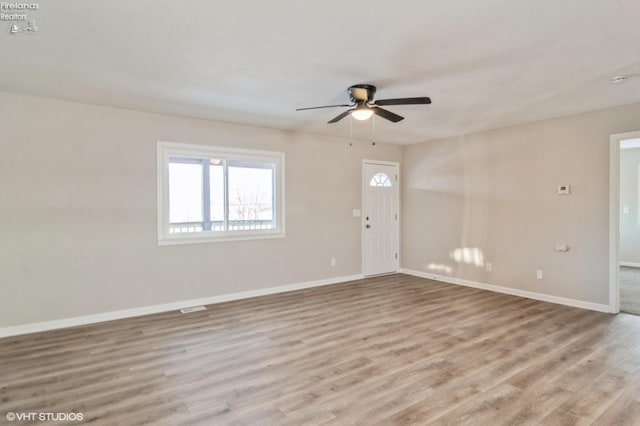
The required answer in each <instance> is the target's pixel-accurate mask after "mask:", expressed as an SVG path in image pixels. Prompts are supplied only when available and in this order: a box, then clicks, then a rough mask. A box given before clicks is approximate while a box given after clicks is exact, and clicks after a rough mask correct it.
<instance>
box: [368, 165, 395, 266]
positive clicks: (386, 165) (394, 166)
mask: <svg viewBox="0 0 640 426" xmlns="http://www.w3.org/2000/svg"><path fill="white" fill-rule="evenodd" d="M365 164H379V165H383V166H394V167H395V168H396V173H397V175H398V180H397V181H396V185H398V190H397V191H396V199H395V203H396V211H397V212H398V220H397V221H396V248H397V250H398V259H397V260H398V261H397V262H396V270H395V271H394V272H399V271H400V259H401V258H402V257H401V256H402V252H401V251H400V220H401V218H402V214H401V211H400V189H401V187H400V163H399V162H397V161H382V160H367V159H364V160H362V170H361V176H362V177H361V179H362V183H361V184H360V191H361V200H360V205H361V208H360V211H361V212H362V214H361V215H360V246H361V247H362V249H361V253H360V257H361V262H360V271H361V274H364V272H365V267H364V263H365V242H364V226H365V220H364V217H365V214H364V211H365V199H364V198H365V185H366V184H368V182H366V179H365V172H364V167H365Z"/></svg>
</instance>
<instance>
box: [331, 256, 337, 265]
mask: <svg viewBox="0 0 640 426" xmlns="http://www.w3.org/2000/svg"><path fill="white" fill-rule="evenodd" d="M331 266H336V258H335V257H332V258H331Z"/></svg>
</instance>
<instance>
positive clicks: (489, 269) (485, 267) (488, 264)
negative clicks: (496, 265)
mask: <svg viewBox="0 0 640 426" xmlns="http://www.w3.org/2000/svg"><path fill="white" fill-rule="evenodd" d="M484 269H485V271H487V272H491V270H492V269H493V266H492V265H491V264H490V263H489V262H487V263H485V264H484Z"/></svg>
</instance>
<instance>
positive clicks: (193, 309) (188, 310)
mask: <svg viewBox="0 0 640 426" xmlns="http://www.w3.org/2000/svg"><path fill="white" fill-rule="evenodd" d="M206 309H207V308H205V307H204V306H192V307H190V308H184V309H180V312H182V313H183V314H190V313H191V312H198V311H205V310H206Z"/></svg>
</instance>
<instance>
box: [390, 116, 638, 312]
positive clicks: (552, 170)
mask: <svg viewBox="0 0 640 426" xmlns="http://www.w3.org/2000/svg"><path fill="white" fill-rule="evenodd" d="M634 130H640V104H633V105H627V106H622V107H617V108H610V109H606V110H601V111H596V112H591V113H586V114H581V115H576V116H570V117H562V118H557V119H553V120H546V121H541V122H536V123H530V124H525V125H520V126H514V127H508V128H502V129H497V130H493V131H486V132H481V133H475V134H470V135H465V136H460V137H456V138H449V139H445V140H438V141H433V142H427V143H422V144H418V145H412V146H407V147H405V148H404V150H403V161H402V167H403V176H404V179H403V193H402V199H403V201H402V211H403V222H402V227H403V233H402V253H403V254H402V267H404V268H407V269H412V270H417V271H421V272H429V273H434V274H439V275H448V276H452V277H456V278H461V279H466V280H472V281H477V282H481V283H486V284H494V285H500V286H506V287H511V288H514V289H519V290H525V291H532V292H538V293H545V294H548V295H552V296H559V297H565V298H570V299H575V300H580V301H585V302H592V303H600V304H607V303H608V302H609V301H608V275H607V274H608V249H609V246H608V224H609V218H608V205H609V190H608V185H609V135H610V134H613V133H622V132H630V131H634ZM560 184H569V185H571V187H572V194H571V195H569V196H559V195H557V194H556V187H557V186H558V185H560ZM556 243H566V244H568V245H569V246H570V248H571V249H570V251H569V252H566V253H559V252H556V251H554V245H555V244H556ZM463 248H467V249H468V250H467V255H468V256H467V262H465V261H464V258H463V259H461V261H460V260H456V259H454V258H452V257H453V256H452V254H456V253H457V254H460V253H462V251H461V250H459V251H458V252H455V250H456V249H463ZM480 254H481V255H482V256H480ZM474 255H476V257H475V259H474ZM459 259H460V257H459ZM476 259H477V260H478V262H475V260H476ZM486 262H490V263H491V264H492V267H493V272H486V271H485V266H484V263H486ZM476 263H477V264H476ZM537 269H541V270H543V271H544V279H543V280H537V279H536V270H537Z"/></svg>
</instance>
